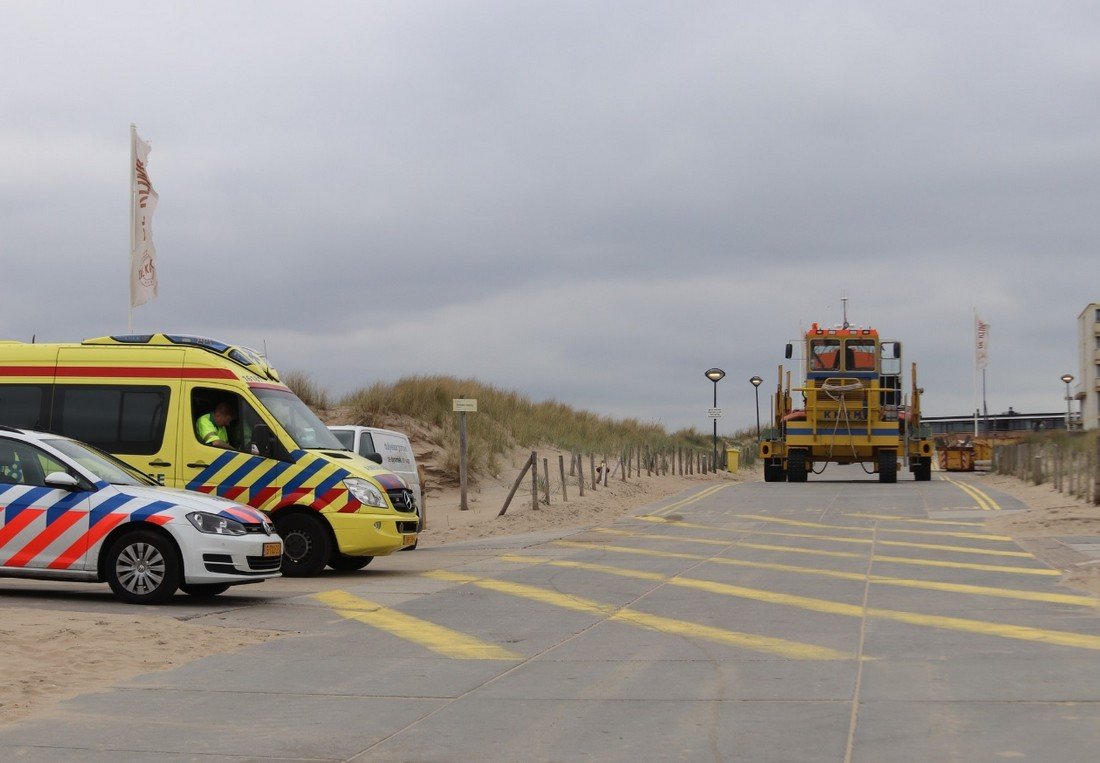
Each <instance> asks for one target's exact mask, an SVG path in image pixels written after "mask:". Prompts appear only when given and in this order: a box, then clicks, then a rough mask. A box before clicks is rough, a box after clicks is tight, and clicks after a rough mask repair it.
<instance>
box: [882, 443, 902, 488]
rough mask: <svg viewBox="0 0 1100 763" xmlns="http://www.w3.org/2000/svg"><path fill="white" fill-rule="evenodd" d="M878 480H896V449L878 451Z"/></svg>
mask: <svg viewBox="0 0 1100 763" xmlns="http://www.w3.org/2000/svg"><path fill="white" fill-rule="evenodd" d="M878 481H879V482H897V481H898V452H897V451H896V450H885V449H883V450H880V451H879V452H878Z"/></svg>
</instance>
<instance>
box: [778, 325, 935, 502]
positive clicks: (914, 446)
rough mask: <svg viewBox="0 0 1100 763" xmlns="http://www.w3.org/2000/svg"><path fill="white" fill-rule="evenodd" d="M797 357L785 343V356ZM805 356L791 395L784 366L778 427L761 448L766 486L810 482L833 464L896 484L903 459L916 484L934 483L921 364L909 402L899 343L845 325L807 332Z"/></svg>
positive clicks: (779, 397)
mask: <svg viewBox="0 0 1100 763" xmlns="http://www.w3.org/2000/svg"><path fill="white" fill-rule="evenodd" d="M792 354H793V348H792V346H791V345H790V344H788V345H787V352H786V357H787V358H790V357H791V356H792ZM804 357H805V361H806V379H805V382H804V383H803V386H801V387H795V388H793V389H792V387H791V376H790V372H789V371H788V372H786V375H785V377H784V370H783V366H782V365H780V366H779V383H778V385H777V387H776V393H775V405H774V411H775V421H774V426H773V427H771V428H769V429H768V430H766V432H764V433H762V441H761V444H760V457H761V458H762V459H763V460H764V480H765V481H766V482H782V481H783V480H784V479H785V480H787V481H789V482H805V481H806V478H807V476H808V475H809V474H810V473H811V472H813V473H815V474H820V473H821V472H822V471H824V470H825V465H826V464H828V463H836V464H855V463H858V464H860V465H861V466H863V469H864V471H866V472H867V473H868V474H872V473H876V472H877V473H878V476H879V481H880V482H897V475H898V460H899V459H904V460H905V461H906V462H907V464H908V467H909V471H911V472H912V473H913V477H914V479H916V480H918V481H924V480H929V479H931V478H932V451H933V447H934V445H933V442H932V439H931V436H930V432H929V428H928V426H927V425H922V424H921V421H920V395H921V389H920V388H919V387H918V386H917V365H916V363H914V364H913V366H912V389H911V391H910V393H909V398H908V400H906V396H905V391H904V390H903V387H902V375H901V343H900V342H892V341H888V342H883V341H880V340H879V335H878V331H876V330H875V329H873V328H857V327H853V326H851V325H850V324H848V322H847V321H845V322H844V324H843V325H842V326H839V327H836V328H829V329H826V328H822V327H820V326H818V324H816V323H815V324H813V325H812V326H811V327H810V330H809V331H807V332H806V336H805V355H804ZM795 399H797V400H798V402H800V403H801V407H799V408H796V407H795V405H794V403H793V402H792V401H793V400H795ZM818 465H820V468H815V467H816V466H818ZM868 465H870V467H871V468H870V469H868Z"/></svg>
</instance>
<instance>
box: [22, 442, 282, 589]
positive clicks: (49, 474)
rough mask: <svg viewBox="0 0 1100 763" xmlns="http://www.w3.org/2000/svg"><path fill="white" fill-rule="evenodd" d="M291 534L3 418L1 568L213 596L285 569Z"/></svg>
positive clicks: (243, 510) (260, 517) (248, 512)
mask: <svg viewBox="0 0 1100 763" xmlns="http://www.w3.org/2000/svg"><path fill="white" fill-rule="evenodd" d="M282 554H283V543H282V540H281V539H280V538H279V536H278V535H276V534H275V529H274V527H273V526H272V524H271V521H270V520H269V519H268V518H267V517H266V516H265V515H264V514H261V513H260V512H258V511H256V510H255V509H252V508H249V507H248V506H241V505H240V504H236V503H233V502H231V501H226V500H224V499H221V498H215V497H211V496H205V495H201V494H199V493H192V492H188V491H186V490H172V489H169V488H163V487H160V486H158V485H157V484H156V483H155V482H153V481H152V480H151V479H149V478H148V477H146V476H145V475H144V474H141V473H140V472H137V471H135V470H133V469H131V468H130V467H129V466H127V465H126V464H124V463H122V462H121V461H119V460H117V459H115V458H114V457H112V456H109V455H107V454H105V453H103V452H101V451H98V450H96V449H94V448H92V447H91V446H89V445H85V444H84V443H81V442H78V441H76V440H70V439H68V438H66V437H60V436H57V435H52V434H46V433H42V432H31V431H27V430H22V429H13V428H11V427H6V426H0V576H7V577H28V578H49V579H54V580H79V581H87V582H102V581H107V583H108V584H110V586H111V590H113V591H114V592H115V594H116V595H117V596H118V597H119V598H120V599H122V600H124V601H127V602H131V603H134V604H157V603H161V602H164V601H166V600H167V599H169V598H171V596H172V595H173V594H174V593H175V592H176V589H177V588H180V589H182V590H183V591H185V592H186V593H189V594H191V595H193V596H214V595H217V594H219V593H222V592H223V591H225V590H226V589H227V588H229V587H230V586H232V585H239V584H241V583H253V582H256V581H259V580H264V579H266V578H272V577H278V575H279V565H280V561H281V558H282Z"/></svg>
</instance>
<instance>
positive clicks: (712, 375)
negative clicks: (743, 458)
mask: <svg viewBox="0 0 1100 763" xmlns="http://www.w3.org/2000/svg"><path fill="white" fill-rule="evenodd" d="M703 375H704V376H706V377H707V378H708V379H710V380H711V381H712V382H714V407H715V408H717V407H718V382H720V381H722V378H723V377H724V376H725V375H726V372H725V371H723V370H722V369H721V368H708V369H707V370H706V372H705V373H704V374H703ZM711 443H712V445H713V447H714V452H713V453H712V454H711V462H710V468H711V471H715V469H716V468H717V465H718V417H717V416H714V439H713V440H712V441H711Z"/></svg>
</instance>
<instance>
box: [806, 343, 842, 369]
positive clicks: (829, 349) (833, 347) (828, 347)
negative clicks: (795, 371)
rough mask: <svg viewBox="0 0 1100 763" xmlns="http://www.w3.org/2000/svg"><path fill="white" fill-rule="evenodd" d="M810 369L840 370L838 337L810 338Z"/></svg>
mask: <svg viewBox="0 0 1100 763" xmlns="http://www.w3.org/2000/svg"><path fill="white" fill-rule="evenodd" d="M810 370H811V371H839V370H840V340H839V339H811V340H810Z"/></svg>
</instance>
